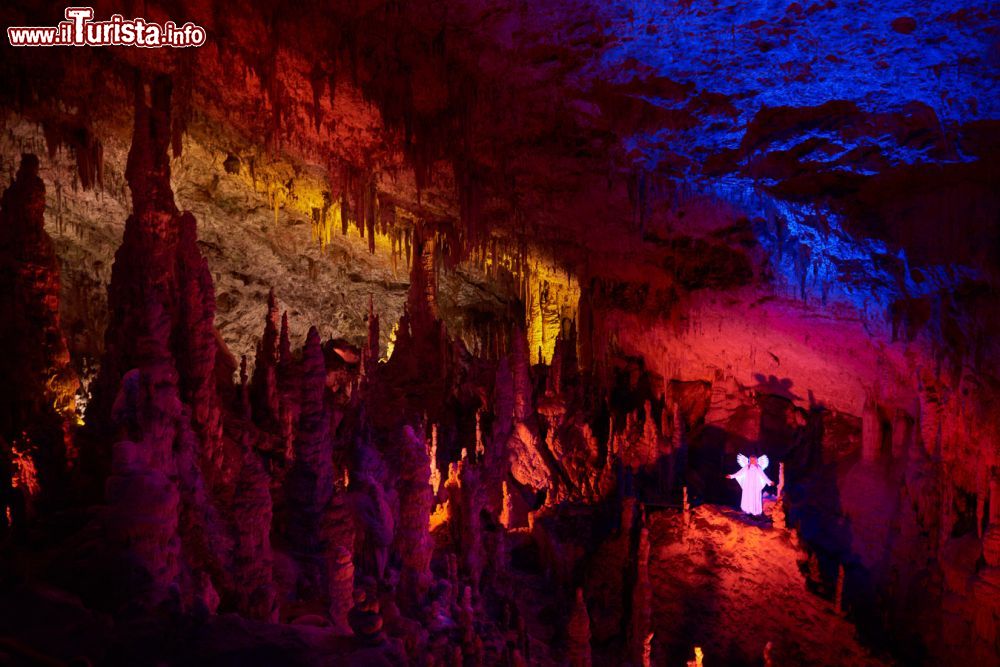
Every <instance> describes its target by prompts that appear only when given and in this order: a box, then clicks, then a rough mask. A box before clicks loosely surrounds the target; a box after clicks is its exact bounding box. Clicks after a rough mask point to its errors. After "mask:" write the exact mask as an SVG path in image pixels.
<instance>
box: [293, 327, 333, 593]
mask: <svg viewBox="0 0 1000 667" xmlns="http://www.w3.org/2000/svg"><path fill="white" fill-rule="evenodd" d="M325 394H326V364H325V362H324V359H323V349H322V347H321V346H320V339H319V332H318V331H316V328H315V327H312V328H310V329H309V334H308V336H307V338H306V344H305V347H304V348H303V350H302V383H301V394H300V398H299V403H300V412H299V423H298V428H297V429H296V436H295V442H294V445H293V447H294V452H295V460H294V462H293V464H292V469H291V471H290V472H289V474H288V478H287V479H286V482H285V493H286V496H287V504H288V528H287V537H288V542H289V544H290V545H291V547H292V550H293V553H294V555H295V556H296V557H297V558H298V559H300V562H301V563H302V565H303V567H304V568H305V573H304V576H305V577H306V579H307V580H308V579H317V578H319V577H320V571H319V570H320V569H321V559H322V556H323V548H324V545H323V542H322V539H321V531H320V528H321V526H322V522H323V518H324V514H325V512H326V511H327V506H328V504H329V502H330V499H331V498H332V496H333V481H334V470H333V446H332V443H331V440H330V416H329V412H328V409H327V406H326V397H325Z"/></svg>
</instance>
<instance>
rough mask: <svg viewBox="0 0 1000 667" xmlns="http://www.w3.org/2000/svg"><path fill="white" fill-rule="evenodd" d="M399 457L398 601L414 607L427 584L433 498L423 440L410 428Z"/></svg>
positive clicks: (405, 429) (404, 433)
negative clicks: (399, 559)
mask: <svg viewBox="0 0 1000 667" xmlns="http://www.w3.org/2000/svg"><path fill="white" fill-rule="evenodd" d="M400 449H401V454H402V457H403V461H402V464H401V466H400V477H399V481H398V482H397V483H396V489H397V492H398V494H399V504H400V516H399V527H398V530H397V531H396V542H395V549H396V551H397V552H398V553H399V555H400V558H401V561H402V571H401V572H400V584H399V585H400V597H401V600H402V601H404V602H406V603H408V604H411V605H413V606H416V605H417V604H418V603H419V601H420V600H421V599H422V598H423V596H424V594H425V593H426V592H427V589H428V588H429V587H430V584H431V579H432V577H431V555H432V552H433V542H432V540H431V536H430V534H429V532H428V526H429V525H430V517H431V509H432V507H433V505H434V496H433V491H432V489H431V485H430V480H429V470H430V461H429V459H428V456H427V450H426V448H425V446H424V443H423V440H422V439H421V438H418V437H417V435H416V433H415V432H414V430H413V428H412V427H410V426H406V427H404V428H403V433H402V438H401V442H400Z"/></svg>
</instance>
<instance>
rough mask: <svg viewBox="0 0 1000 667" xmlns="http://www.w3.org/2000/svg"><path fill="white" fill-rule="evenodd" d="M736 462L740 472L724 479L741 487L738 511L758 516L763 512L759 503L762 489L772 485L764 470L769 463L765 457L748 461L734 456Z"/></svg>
mask: <svg viewBox="0 0 1000 667" xmlns="http://www.w3.org/2000/svg"><path fill="white" fill-rule="evenodd" d="M736 462H737V463H739V464H740V471H739V472H738V473H736V474H734V475H726V479H735V480H736V481H737V482H739V483H740V486H741V487H743V499H742V500H741V501H740V509H741V510H743V511H744V512H746V513H747V514H753V515H759V514H760V513H761V512H763V511H764V508H763V506H762V504H761V501H760V494H761V492H762V491H763V490H764V487H765V486H767V485H769V484H774V482H772V481H771V480H770V479H769V478H768V476H767V475H765V474H764V469H765V468H767V464H768V463H770V461H768V460H767V456H766V455H764V456H761V457H759V458H758V457H756V456H751V457H750V458H749V459H748V458H747V457H745V456H743V455H742V454H737V455H736Z"/></svg>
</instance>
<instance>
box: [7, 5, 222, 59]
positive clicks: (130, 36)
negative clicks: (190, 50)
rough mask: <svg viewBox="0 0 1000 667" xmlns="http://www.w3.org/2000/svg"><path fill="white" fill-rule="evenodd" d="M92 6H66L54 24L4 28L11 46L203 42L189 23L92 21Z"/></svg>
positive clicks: (185, 44)
mask: <svg viewBox="0 0 1000 667" xmlns="http://www.w3.org/2000/svg"><path fill="white" fill-rule="evenodd" d="M93 18H94V9H93V7H67V8H66V20H65V21H60V22H59V24H58V25H56V26H54V27H27V26H25V27H11V28H7V39H9V40H10V45H11V46H138V47H142V48H145V49H158V48H161V47H165V46H169V47H175V48H184V47H188V46H201V45H202V44H204V43H205V38H206V36H207V35H206V33H205V29H204V28H202V27H201V26H199V25H195V24H194V23H191V22H188V23H185V24H184V25H182V26H178V25H177V24H176V23H174V22H173V21H167V22H166V23H164V24H163V25H160V24H159V23H150V22H148V21H146V20H145V19H141V18H135V19H126V18H123V17H122V15H121V14H114V15H113V16H112V17H111V18H110V19H109V20H107V21H94V20H93Z"/></svg>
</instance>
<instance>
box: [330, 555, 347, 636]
mask: <svg viewBox="0 0 1000 667" xmlns="http://www.w3.org/2000/svg"><path fill="white" fill-rule="evenodd" d="M327 578H328V580H329V596H330V609H329V613H330V622H331V623H332V625H333V628H334V631H335V632H337V633H338V634H347V633H349V632H350V631H351V628H350V624H349V623H348V614H349V613H350V611H351V608H352V606H353V599H352V594H353V591H354V563H353V562H352V561H351V551H350V549H348V548H347V547H345V546H337V547H334V549H333V551H332V552H331V554H330V566H329V571H328V573H327Z"/></svg>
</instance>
